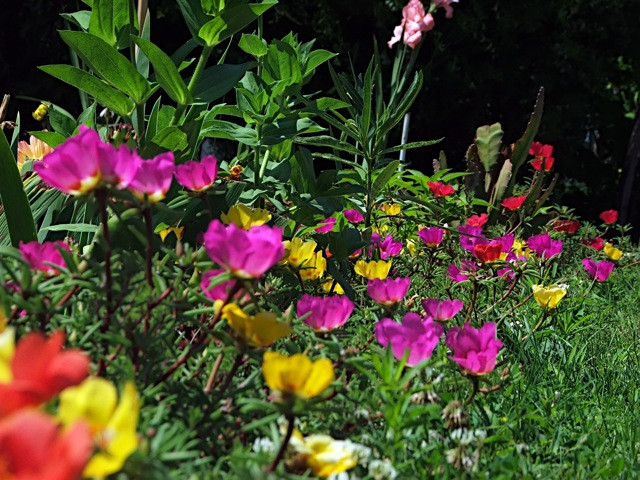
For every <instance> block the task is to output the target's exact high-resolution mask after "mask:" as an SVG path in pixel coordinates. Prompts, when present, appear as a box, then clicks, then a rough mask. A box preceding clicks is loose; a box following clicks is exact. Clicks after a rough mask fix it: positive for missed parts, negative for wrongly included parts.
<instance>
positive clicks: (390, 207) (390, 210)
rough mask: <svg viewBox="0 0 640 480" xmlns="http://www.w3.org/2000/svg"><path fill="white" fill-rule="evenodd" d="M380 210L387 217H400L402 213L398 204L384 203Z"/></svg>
mask: <svg viewBox="0 0 640 480" xmlns="http://www.w3.org/2000/svg"><path fill="white" fill-rule="evenodd" d="M380 209H381V210H382V211H383V212H384V213H386V214H387V215H398V214H399V213H400V211H401V207H400V205H399V204H397V203H387V202H385V203H383V204H382V205H380Z"/></svg>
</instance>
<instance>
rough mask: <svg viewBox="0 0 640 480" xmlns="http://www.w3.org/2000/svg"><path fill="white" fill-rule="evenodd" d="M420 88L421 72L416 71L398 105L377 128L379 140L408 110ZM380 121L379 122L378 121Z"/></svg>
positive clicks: (384, 137) (384, 138)
mask: <svg viewBox="0 0 640 480" xmlns="http://www.w3.org/2000/svg"><path fill="white" fill-rule="evenodd" d="M421 88H422V72H416V74H415V75H414V77H413V81H412V82H411V85H409V88H408V89H407V93H405V95H404V96H403V97H402V100H400V103H399V104H398V106H397V107H396V108H395V109H394V110H393V111H392V113H391V115H390V116H389V118H388V119H386V120H385V121H384V122H382V125H380V127H379V128H378V131H377V132H376V136H377V137H378V138H379V139H381V140H386V135H387V134H388V133H389V132H390V131H391V129H392V128H393V127H395V126H396V125H397V124H398V123H400V121H401V120H402V118H403V117H404V114H405V113H407V112H408V111H409V109H410V108H411V105H413V102H415V100H416V97H417V96H418V93H420V89H421ZM378 123H380V122H378Z"/></svg>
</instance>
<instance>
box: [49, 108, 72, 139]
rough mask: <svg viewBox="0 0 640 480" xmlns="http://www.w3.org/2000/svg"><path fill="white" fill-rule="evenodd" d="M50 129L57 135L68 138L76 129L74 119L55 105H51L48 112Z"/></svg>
mask: <svg viewBox="0 0 640 480" xmlns="http://www.w3.org/2000/svg"><path fill="white" fill-rule="evenodd" d="M48 115H49V122H50V123H51V127H52V128H53V129H54V130H55V131H56V132H58V133H62V134H63V135H66V136H69V135H71V134H72V133H73V131H74V130H75V128H76V119H75V118H74V117H72V116H71V114H70V113H69V112H67V111H66V110H64V109H63V108H60V107H59V106H57V105H51V106H50V107H49V111H48Z"/></svg>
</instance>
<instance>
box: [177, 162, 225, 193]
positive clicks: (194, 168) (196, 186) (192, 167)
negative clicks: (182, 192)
mask: <svg viewBox="0 0 640 480" xmlns="http://www.w3.org/2000/svg"><path fill="white" fill-rule="evenodd" d="M174 173H175V176H176V180H177V181H178V183H179V184H180V185H182V186H183V187H185V188H187V189H188V190H191V191H192V192H201V191H203V190H206V189H207V188H209V187H211V185H213V182H215V181H216V178H217V177H218V160H217V159H216V157H214V156H213V155H207V156H206V157H204V158H203V159H202V160H201V161H199V162H196V161H193V160H191V161H188V162H185V163H183V164H181V165H176V167H175V172H174Z"/></svg>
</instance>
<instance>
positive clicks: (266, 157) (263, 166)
mask: <svg viewBox="0 0 640 480" xmlns="http://www.w3.org/2000/svg"><path fill="white" fill-rule="evenodd" d="M269 153H270V152H269V149H267V150H266V151H265V152H264V157H263V159H262V164H261V165H260V175H259V178H260V181H262V178H263V177H264V172H265V170H266V169H267V163H268V162H269Z"/></svg>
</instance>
